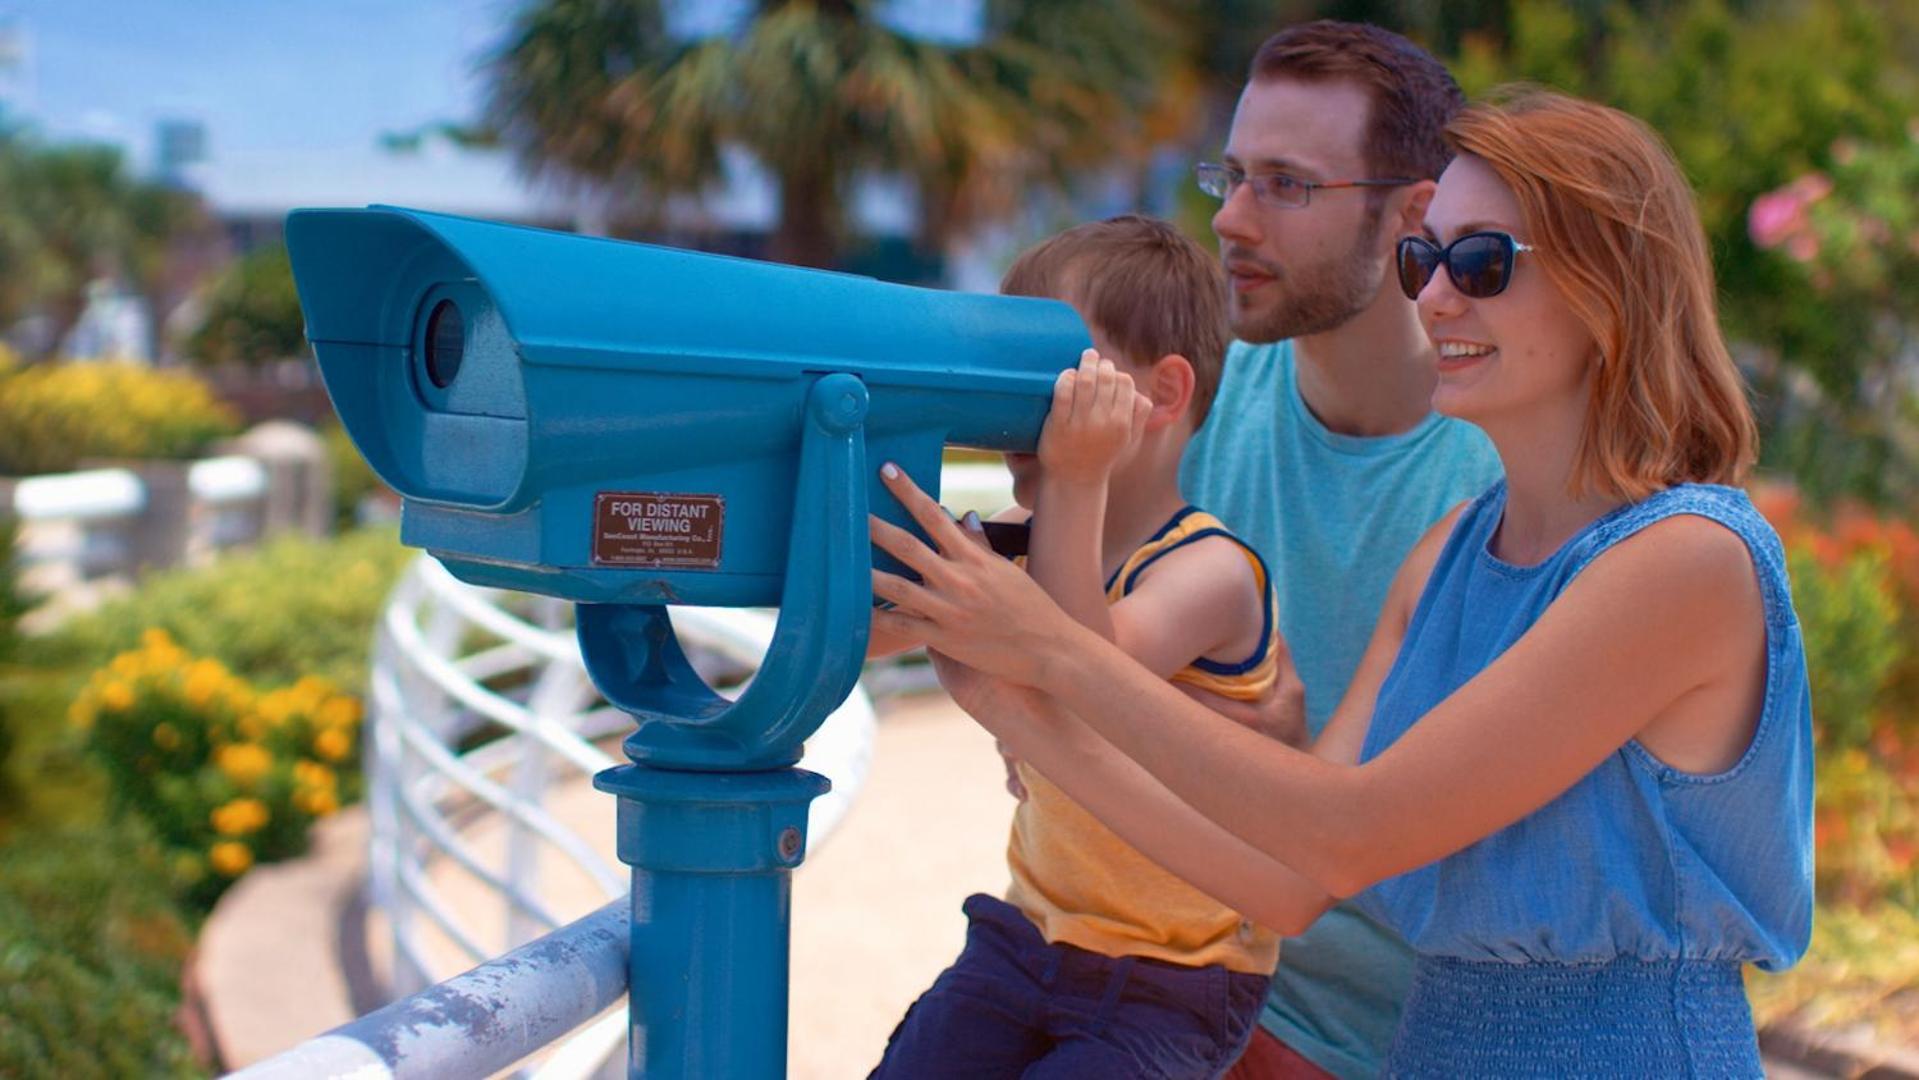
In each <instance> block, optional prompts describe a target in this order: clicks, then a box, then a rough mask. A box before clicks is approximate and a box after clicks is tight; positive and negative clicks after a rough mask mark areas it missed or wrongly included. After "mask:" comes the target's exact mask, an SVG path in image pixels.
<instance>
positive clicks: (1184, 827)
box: [933, 652, 1333, 936]
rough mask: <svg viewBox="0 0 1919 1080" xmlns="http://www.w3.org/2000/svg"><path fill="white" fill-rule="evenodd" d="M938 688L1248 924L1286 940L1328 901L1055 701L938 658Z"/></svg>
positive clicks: (1072, 794) (1095, 811) (1093, 811)
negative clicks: (941, 688)
mask: <svg viewBox="0 0 1919 1080" xmlns="http://www.w3.org/2000/svg"><path fill="white" fill-rule="evenodd" d="M933 663H934V666H935V667H936V668H938V669H939V673H940V682H941V683H942V684H943V685H945V686H946V688H947V690H948V691H949V692H950V693H952V694H953V696H954V699H955V700H957V701H960V702H961V703H962V704H963V705H964V706H965V707H966V709H967V712H968V713H970V714H971V715H972V716H973V717H974V718H975V719H977V720H978V721H979V723H980V726H981V727H984V728H986V729H987V730H988V731H990V732H992V733H993V734H994V736H996V737H997V738H998V739H999V740H1000V742H1001V744H1002V745H1003V746H1004V747H1005V748H1006V750H1008V751H1010V752H1011V753H1013V754H1015V755H1017V756H1018V757H1019V758H1020V759H1022V760H1024V761H1026V762H1027V763H1028V764H1030V765H1032V766H1033V767H1034V768H1037V769H1038V770H1039V771H1040V773H1041V774H1042V775H1044V776H1045V777H1046V778H1047V779H1048V780H1051V781H1052V782H1053V783H1054V784H1055V785H1057V786H1058V787H1059V789H1060V790H1061V791H1064V792H1065V793H1066V794H1067V796H1068V797H1069V798H1071V799H1072V800H1073V801H1074V802H1076V803H1078V804H1079V805H1080V806H1082V807H1084V808H1085V809H1086V810H1087V812H1089V813H1091V814H1092V815H1093V816H1094V817H1096V818H1098V819H1099V820H1100V822H1101V823H1102V824H1104V825H1105V826H1106V827H1107V828H1109V829H1111V830H1113V832H1114V833H1115V834H1116V835H1117V836H1119V838H1120V839H1122V840H1124V841H1126V842H1127V843H1128V844H1130V845H1132V846H1133V847H1134V848H1135V849H1137V850H1139V851H1140V852H1141V853H1143V854H1144V855H1146V857H1148V858H1150V859H1152V860H1153V861H1154V862H1156V863H1158V864H1159V865H1160V866H1162V867H1164V868H1165V869H1166V870H1168V871H1169V872H1171V873H1173V874H1175V875H1177V876H1179V877H1180V878H1183V879H1185V880H1186V881H1187V882H1189V883H1191V884H1192V885H1193V886H1194V887H1195V888H1197V889H1199V890H1200V891H1201V892H1204V893H1205V894H1206V895H1208V896H1211V897H1212V898H1213V899H1215V900H1218V901H1219V902H1220V903H1222V904H1225V905H1226V906H1227V907H1230V908H1232V909H1233V910H1234V911H1237V912H1239V913H1240V914H1241V915H1243V916H1245V917H1246V918H1248V919H1251V920H1252V921H1254V922H1256V923H1258V924H1259V925H1261V926H1264V927H1266V928H1268V929H1270V930H1273V931H1275V932H1276V933H1279V934H1281V935H1285V936H1291V935H1294V934H1299V933H1302V932H1304V931H1305V929H1306V928H1307V927H1308V926H1311V925H1312V923H1313V921H1314V920H1315V919H1317V918H1319V915H1320V913H1321V912H1323V911H1325V910H1326V908H1327V907H1329V906H1331V904H1332V903H1333V898H1332V897H1331V896H1330V895H1328V894H1327V892H1326V890H1325V889H1322V888H1320V887H1319V886H1318V885H1316V884H1314V883H1313V882H1312V881H1310V880H1308V879H1307V878H1306V877H1305V876H1303V875H1301V874H1298V873H1296V872H1294V871H1293V870H1292V869H1290V868H1289V867H1287V866H1285V865H1284V864H1282V863H1280V862H1278V861H1276V860H1274V859H1272V858H1271V857H1269V856H1267V855H1266V854H1265V853H1263V852H1261V851H1260V850H1259V849H1257V848H1255V847H1253V846H1252V845H1250V844H1248V843H1246V842H1245V841H1244V840H1242V839H1240V838H1239V837H1237V836H1235V835H1233V834H1232V833H1230V832H1228V831H1226V830H1225V829H1223V828H1221V827H1220V826H1218V825H1216V824H1214V823H1213V822H1212V821H1210V820H1208V819H1207V818H1206V817H1205V816H1204V815H1202V814H1201V813H1199V812H1198V811H1197V810H1195V809H1193V808H1192V807H1191V806H1190V805H1188V804H1187V803H1185V802H1184V801H1182V800H1181V799H1180V798H1179V797H1178V796H1176V795H1174V794H1173V793H1172V792H1171V791H1169V790H1167V788H1166V786H1165V785H1164V784H1162V783H1160V782H1159V781H1158V780H1156V779H1154V778H1153V776H1152V774H1151V773H1148V772H1147V771H1146V770H1145V769H1143V768H1141V767H1140V766H1139V764H1138V763H1137V762H1135V761H1133V760H1132V759H1131V758H1128V757H1127V756H1126V755H1125V754H1122V753H1120V751H1119V749H1118V748H1117V747H1115V746H1113V744H1111V743H1109V742H1107V741H1106V740H1105V739H1103V738H1101V737H1100V736H1099V735H1098V734H1097V733H1096V732H1094V731H1093V730H1092V729H1091V728H1090V727H1087V726H1086V724H1085V723H1083V722H1082V721H1080V720H1079V719H1078V718H1077V717H1074V716H1073V715H1072V714H1071V713H1068V712H1067V711H1066V710H1064V709H1062V708H1061V707H1060V705H1059V702H1058V701H1056V700H1055V699H1053V698H1051V697H1048V696H1047V695H1045V694H1043V693H1041V692H1039V691H1037V690H1034V689H1032V688H1031V687H1023V686H1015V685H1013V684H1012V683H1009V682H1006V681H1005V680H1002V679H994V678H992V677H991V676H987V675H982V674H980V673H979V672H976V671H974V670H972V669H970V668H967V667H964V666H962V665H959V664H956V663H954V662H953V661H952V660H950V659H948V658H946V657H944V656H942V655H940V654H939V653H937V652H935V653H934V654H933Z"/></svg>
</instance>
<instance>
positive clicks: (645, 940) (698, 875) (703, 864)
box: [593, 765, 830, 1080]
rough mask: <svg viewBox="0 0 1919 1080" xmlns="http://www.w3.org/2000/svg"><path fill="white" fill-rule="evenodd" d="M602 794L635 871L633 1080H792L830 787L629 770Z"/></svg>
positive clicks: (602, 779) (606, 782)
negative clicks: (815, 858) (800, 963)
mask: <svg viewBox="0 0 1919 1080" xmlns="http://www.w3.org/2000/svg"><path fill="white" fill-rule="evenodd" d="M593 786H594V787H597V788H599V789H600V790H601V791H606V792H610V793H612V794H613V795H616V796H618V797H619V855H620V861H621V862H624V863H626V864H628V865H629V866H631V867H633V893H632V897H631V903H632V923H631V927H630V930H629V935H630V937H629V942H628V944H629V950H630V951H629V954H628V957H629V959H628V965H629V972H630V981H631V986H632V992H631V994H630V995H629V996H628V999H627V1000H628V1014H627V1017H628V1037H627V1076H628V1077H629V1078H630V1080H694V1078H700V1077H729V1078H738V1080H760V1078H767V1080H772V1078H777V1077H783V1076H785V1075H786V1004H787V964H788V936H789V933H790V928H791V915H792V903H791V896H792V893H791V889H792V871H793V868H794V867H796V866H798V865H799V864H800V860H801V859H802V858H804V857H805V853H806V809H807V804H808V803H810V802H811V801H812V800H813V799H815V798H817V797H818V796H820V795H822V794H824V793H825V792H826V790H827V788H828V787H829V786H830V785H829V784H828V782H827V780H826V778H825V777H823V776H820V775H818V774H817V773H810V772H807V771H805V770H804V769H777V770H772V771H766V772H751V773H717V772H714V773H701V772H681V771H677V770H672V769H658V768H651V767H649V766H645V765H623V766H620V767H617V768H613V769H608V770H607V771H605V772H603V773H601V774H599V775H598V776H597V777H595V778H594V780H593Z"/></svg>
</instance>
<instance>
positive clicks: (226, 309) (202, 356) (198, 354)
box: [186, 244, 307, 365]
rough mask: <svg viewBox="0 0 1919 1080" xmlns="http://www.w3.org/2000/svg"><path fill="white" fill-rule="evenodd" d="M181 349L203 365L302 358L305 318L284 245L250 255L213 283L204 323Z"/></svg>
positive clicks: (236, 262)
mask: <svg viewBox="0 0 1919 1080" xmlns="http://www.w3.org/2000/svg"><path fill="white" fill-rule="evenodd" d="M186 350H187V355H189V356H191V357H193V358H194V359H195V360H197V361H200V362H201V363H206V364H242V365H257V364H263V363H268V362H270V361H274V360H281V359H285V358H287V357H291V356H304V355H306V350H307V344H306V319H305V316H303V315H302V314H301V311H300V294H299V293H298V292H296V291H295V290H294V287H293V264H292V263H291V262H289V261H288V259H287V249H286V245H285V244H275V245H272V246H271V247H264V248H261V249H259V250H257V251H253V252H249V253H248V254H246V255H244V256H242V257H241V258H239V259H238V260H236V261H235V262H234V263H233V264H232V265H231V266H229V267H227V268H226V270H225V271H223V272H222V273H221V274H220V276H219V277H218V278H216V279H215V280H214V282H213V285H212V287H211V288H210V289H209V291H208V295H207V313H206V320H205V321H204V322H202V323H201V324H200V328H199V329H198V330H195V331H194V332H193V336H192V337H190V338H189V339H188V340H187V344H186Z"/></svg>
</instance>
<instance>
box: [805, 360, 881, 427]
mask: <svg viewBox="0 0 1919 1080" xmlns="http://www.w3.org/2000/svg"><path fill="white" fill-rule="evenodd" d="M810 396H811V398H812V401H811V405H812V408H813V416H814V418H815V419H816V420H817V421H818V422H819V425H820V427H821V428H822V429H823V430H825V431H826V433H827V434H829V435H844V434H846V433H847V432H849V431H852V430H853V429H854V428H856V427H858V426H859V425H860V423H861V422H862V421H864V420H865V419H866V408H867V405H868V402H869V399H868V397H867V395H866V384H865V383H863V382H861V381H860V379H859V377H858V376H857V375H848V374H846V373H845V372H835V373H834V374H831V375H827V376H825V377H823V378H821V379H820V381H819V382H817V383H814V384H813V392H812V394H811V395H810Z"/></svg>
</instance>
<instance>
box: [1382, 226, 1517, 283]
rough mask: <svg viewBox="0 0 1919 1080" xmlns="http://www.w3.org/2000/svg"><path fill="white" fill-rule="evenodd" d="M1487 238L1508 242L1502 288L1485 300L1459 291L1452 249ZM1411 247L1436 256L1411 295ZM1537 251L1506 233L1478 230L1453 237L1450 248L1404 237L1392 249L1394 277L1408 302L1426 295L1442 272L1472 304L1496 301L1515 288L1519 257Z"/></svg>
mask: <svg viewBox="0 0 1919 1080" xmlns="http://www.w3.org/2000/svg"><path fill="white" fill-rule="evenodd" d="M1485 236H1490V237H1494V238H1496V239H1499V240H1503V241H1505V247H1504V251H1503V255H1504V256H1505V257H1504V259H1503V260H1502V262H1503V264H1504V266H1505V269H1504V270H1503V271H1501V274H1502V276H1501V278H1500V282H1499V288H1497V289H1494V290H1493V291H1492V292H1489V293H1486V294H1484V295H1483V296H1482V295H1480V294H1477V293H1473V292H1468V291H1467V290H1465V289H1462V288H1460V286H1459V279H1458V278H1457V277H1455V276H1453V248H1455V247H1458V246H1459V245H1460V244H1461V243H1463V242H1465V241H1467V240H1476V239H1478V238H1480V237H1485ZM1412 244H1420V245H1424V246H1425V247H1426V248H1428V249H1429V250H1431V251H1432V252H1433V267H1432V270H1431V271H1430V272H1428V273H1427V275H1426V280H1425V281H1423V282H1420V285H1419V288H1418V289H1417V290H1416V291H1412V292H1408V291H1407V289H1406V276H1405V273H1404V272H1403V267H1404V265H1405V258H1406V256H1405V252H1406V248H1407V246H1408V245H1412ZM1538 250H1539V249H1538V248H1536V247H1534V246H1533V245H1531V244H1528V243H1525V242H1523V241H1521V240H1520V239H1519V238H1518V237H1516V236H1514V235H1513V234H1512V233H1509V232H1506V231H1505V230H1504V229H1475V230H1474V231H1472V232H1469V233H1466V234H1464V235H1461V236H1455V237H1453V239H1452V242H1451V243H1447V244H1441V243H1439V242H1438V241H1436V240H1430V239H1428V238H1426V237H1424V236H1418V235H1414V236H1402V237H1400V238H1399V243H1397V244H1394V245H1393V276H1395V277H1397V278H1399V291H1400V292H1402V293H1405V294H1406V299H1408V300H1417V299H1419V294H1420V293H1422V292H1424V291H1426V286H1428V285H1430V284H1432V282H1433V278H1435V277H1438V276H1439V271H1441V270H1442V269H1443V270H1445V271H1446V280H1447V281H1448V282H1449V283H1451V285H1452V287H1453V289H1454V290H1456V291H1457V292H1458V293H1459V295H1461V296H1464V297H1467V298H1469V299H1472V300H1491V299H1492V298H1493V297H1495V296H1498V295H1500V294H1501V293H1503V292H1505V291H1506V290H1507V289H1509V288H1511V287H1512V283H1513V271H1514V270H1515V269H1517V268H1518V266H1519V257H1520V256H1521V255H1524V254H1526V253H1528V252H1536V251H1538Z"/></svg>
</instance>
